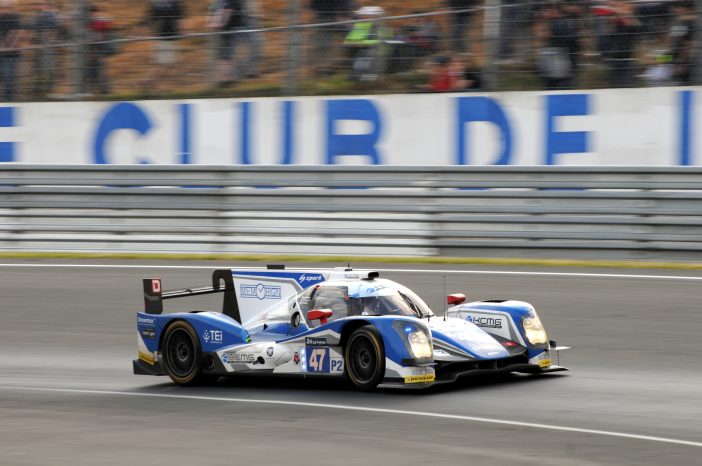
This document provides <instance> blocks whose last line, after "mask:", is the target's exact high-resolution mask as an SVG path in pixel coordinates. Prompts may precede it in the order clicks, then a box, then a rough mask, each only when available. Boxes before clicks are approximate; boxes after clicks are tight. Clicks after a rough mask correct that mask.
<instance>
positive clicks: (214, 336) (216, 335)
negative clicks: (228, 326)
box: [202, 330, 223, 343]
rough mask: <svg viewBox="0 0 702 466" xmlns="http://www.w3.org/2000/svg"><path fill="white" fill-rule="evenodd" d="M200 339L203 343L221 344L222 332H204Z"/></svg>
mask: <svg viewBox="0 0 702 466" xmlns="http://www.w3.org/2000/svg"><path fill="white" fill-rule="evenodd" d="M202 339H203V340H204V341H205V343H222V341H223V337H222V331H221V330H205V331H204V332H203V333H202Z"/></svg>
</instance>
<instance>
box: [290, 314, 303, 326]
mask: <svg viewBox="0 0 702 466" xmlns="http://www.w3.org/2000/svg"><path fill="white" fill-rule="evenodd" d="M300 320H302V314H300V311H295V312H293V313H292V315H291V316H290V325H291V326H292V328H297V327H299V326H300Z"/></svg>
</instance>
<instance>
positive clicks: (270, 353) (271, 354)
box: [266, 346, 273, 358]
mask: <svg viewBox="0 0 702 466" xmlns="http://www.w3.org/2000/svg"><path fill="white" fill-rule="evenodd" d="M266 354H267V355H268V357H269V358H270V357H273V347H272V346H269V347H268V349H267V350H266Z"/></svg>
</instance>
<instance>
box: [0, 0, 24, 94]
mask: <svg viewBox="0 0 702 466" xmlns="http://www.w3.org/2000/svg"><path fill="white" fill-rule="evenodd" d="M23 36H24V31H23V29H22V22H21V18H20V15H19V14H18V13H17V5H16V2H15V1H14V0H0V80H2V84H3V87H4V89H3V93H2V99H3V101H5V102H12V101H14V100H15V99H16V97H17V70H18V68H19V63H20V59H21V57H22V55H21V52H20V50H19V49H20V47H22V40H23Z"/></svg>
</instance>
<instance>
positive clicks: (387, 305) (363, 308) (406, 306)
mask: <svg viewBox="0 0 702 466" xmlns="http://www.w3.org/2000/svg"><path fill="white" fill-rule="evenodd" d="M349 309H350V311H349V315H361V316H386V315H401V316H415V317H422V312H421V311H420V310H419V308H417V306H415V305H414V303H413V302H412V301H410V300H409V299H408V298H407V296H405V295H403V294H402V293H400V292H398V291H396V290H393V292H392V293H391V294H386V295H383V296H365V297H362V298H349Z"/></svg>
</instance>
